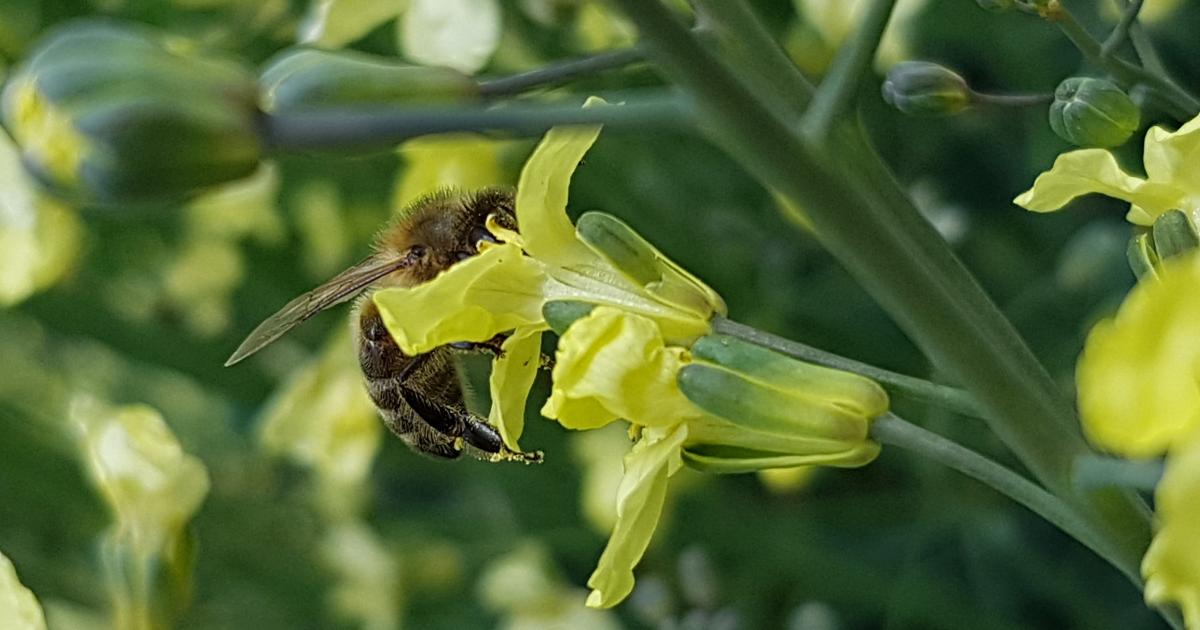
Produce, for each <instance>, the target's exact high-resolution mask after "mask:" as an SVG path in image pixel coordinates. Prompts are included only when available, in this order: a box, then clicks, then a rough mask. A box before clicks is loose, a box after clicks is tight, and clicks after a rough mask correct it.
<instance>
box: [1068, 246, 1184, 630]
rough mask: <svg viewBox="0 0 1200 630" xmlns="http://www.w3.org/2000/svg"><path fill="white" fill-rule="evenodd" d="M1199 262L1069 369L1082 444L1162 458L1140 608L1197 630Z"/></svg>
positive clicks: (1164, 275) (1134, 303) (1136, 296)
mask: <svg viewBox="0 0 1200 630" xmlns="http://www.w3.org/2000/svg"><path fill="white" fill-rule="evenodd" d="M1197 286H1200V254H1195V253H1193V254H1189V255H1187V256H1181V257H1179V258H1176V259H1172V260H1169V261H1167V262H1165V263H1164V264H1163V265H1162V267H1161V269H1160V270H1159V273H1158V275H1157V276H1156V278H1155V279H1152V280H1146V281H1143V282H1141V283H1140V284H1139V285H1138V286H1137V287H1136V288H1134V290H1133V291H1132V292H1131V293H1130V294H1129V296H1128V297H1127V298H1126V299H1125V302H1124V303H1123V304H1122V305H1121V309H1120V311H1118V313H1117V315H1116V317H1115V318H1113V319H1110V320H1107V321H1104V322H1101V323H1100V324H1098V325H1097V326H1096V327H1095V328H1094V329H1093V330H1092V333H1091V334H1090V335H1089V336H1088V340H1087V344H1086V346H1085V348H1084V353H1083V356H1082V357H1081V358H1080V360H1079V365H1078V367H1077V369H1076V380H1077V382H1078V388H1079V409H1080V414H1081V416H1082V419H1083V425H1084V429H1085V432H1086V433H1087V435H1088V437H1089V438H1090V439H1091V440H1092V441H1093V442H1095V443H1097V444H1098V445H1100V446H1102V447H1103V448H1105V449H1107V450H1109V451H1112V452H1115V453H1118V454H1121V455H1124V456H1127V457H1158V456H1161V455H1163V454H1164V453H1165V454H1167V469H1166V475H1165V476H1164V477H1163V479H1162V481H1160V482H1159V484H1158V488H1157V489H1156V490H1155V498H1156V501H1155V508H1156V512H1157V514H1156V516H1157V530H1158V531H1157V533H1156V535H1155V537H1154V540H1153V542H1152V543H1151V545H1150V549H1149V550H1148V551H1147V552H1146V556H1145V557H1144V558H1143V560H1142V575H1143V577H1144V578H1145V579H1146V587H1145V597H1146V601H1147V602H1150V603H1153V604H1161V603H1166V602H1175V603H1177V604H1179V605H1180V607H1181V608H1182V609H1183V612H1184V616H1185V617H1186V619H1187V626H1188V627H1189V628H1196V627H1200V562H1198V561H1197V560H1198V559H1200V547H1198V546H1197V541H1200V511H1198V510H1197V509H1196V506H1197V503H1196V501H1195V500H1194V499H1195V497H1196V496H1197V494H1198V493H1200V341H1198V340H1200V335H1198V334H1197V326H1196V322H1198V321H1200V298H1198V297H1197V292H1196V287H1197Z"/></svg>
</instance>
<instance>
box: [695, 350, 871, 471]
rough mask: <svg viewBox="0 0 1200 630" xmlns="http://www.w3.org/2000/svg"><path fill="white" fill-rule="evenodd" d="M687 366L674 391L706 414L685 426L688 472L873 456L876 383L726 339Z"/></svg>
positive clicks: (849, 461)
mask: <svg viewBox="0 0 1200 630" xmlns="http://www.w3.org/2000/svg"><path fill="white" fill-rule="evenodd" d="M692 359H693V362H692V363H691V364H690V365H687V366H685V367H683V368H682V369H681V370H680V371H679V376H678V379H677V380H678V384H679V388H680V390H681V391H682V392H683V394H684V396H686V397H687V399H688V400H690V401H691V402H692V403H693V404H695V405H696V406H697V407H699V408H700V409H702V410H704V411H705V412H707V414H709V415H706V416H704V417H702V418H699V419H697V420H693V421H690V422H689V424H688V440H687V444H685V448H684V452H683V458H684V461H685V462H687V463H688V464H690V465H691V466H693V467H694V468H699V469H701V470H705V471H709V472H747V471H751V470H761V469H764V468H784V467H791V466H802V465H810V464H822V465H826V466H839V467H854V466H862V465H865V464H867V463H869V462H870V461H871V460H873V459H874V458H875V456H876V455H877V454H878V453H879V445H878V444H877V443H875V442H873V441H872V440H871V439H870V438H869V437H868V429H869V427H870V422H871V420H872V419H873V418H875V417H876V416H878V415H879V414H881V413H883V412H884V411H886V410H887V407H888V398H887V394H886V393H885V392H884V391H883V389H882V388H881V387H879V385H878V384H876V383H875V382H873V381H871V380H869V379H867V378H864V377H861V376H858V375H856V374H851V373H849V372H842V371H839V370H832V369H829V368H825V367H820V366H816V365H812V364H809V363H804V362H802V361H797V360H795V359H792V358H790V357H787V356H784V355H782V354H779V353H777V352H774V351H772V350H769V349H766V348H762V347H760V346H756V345H753V344H750V343H747V342H744V341H741V340H739V339H736V338H733V337H728V336H724V335H709V336H707V337H703V338H701V339H700V340H698V341H697V342H696V343H695V344H694V345H693V346H692Z"/></svg>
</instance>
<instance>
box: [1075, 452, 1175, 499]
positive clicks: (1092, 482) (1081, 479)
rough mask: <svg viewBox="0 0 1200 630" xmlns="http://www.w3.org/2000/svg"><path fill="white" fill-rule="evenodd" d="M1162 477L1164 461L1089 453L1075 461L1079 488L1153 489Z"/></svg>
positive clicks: (1076, 482)
mask: <svg viewBox="0 0 1200 630" xmlns="http://www.w3.org/2000/svg"><path fill="white" fill-rule="evenodd" d="M1162 476H1163V462H1162V460H1157V459H1152V460H1129V459H1118V458H1115V457H1104V456H1101V455H1086V456H1084V457H1080V458H1079V459H1078V460H1077V461H1076V462H1075V484H1076V485H1078V486H1079V487H1080V488H1098V487H1104V486H1123V487H1126V488H1134V489H1137V490H1145V491H1150V490H1154V488H1155V487H1156V486H1158V482H1159V480H1160V479H1162Z"/></svg>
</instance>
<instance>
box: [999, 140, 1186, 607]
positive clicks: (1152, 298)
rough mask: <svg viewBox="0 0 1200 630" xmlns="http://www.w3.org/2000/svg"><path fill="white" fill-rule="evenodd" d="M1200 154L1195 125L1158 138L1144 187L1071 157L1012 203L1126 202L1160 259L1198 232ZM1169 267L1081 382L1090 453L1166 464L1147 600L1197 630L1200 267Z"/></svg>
mask: <svg viewBox="0 0 1200 630" xmlns="http://www.w3.org/2000/svg"><path fill="white" fill-rule="evenodd" d="M1197 151H1200V117H1197V118H1196V119H1193V120H1192V121H1190V122H1188V123H1187V124H1185V125H1184V126H1183V127H1181V128H1180V129H1179V130H1178V131H1174V132H1169V131H1166V130H1165V129H1162V128H1160V127H1155V128H1153V129H1151V130H1150V131H1149V132H1148V133H1147V134H1146V139H1145V154H1144V163H1145V169H1146V174H1147V176H1146V177H1145V178H1140V177H1134V176H1131V175H1128V174H1126V173H1125V172H1124V171H1122V170H1121V169H1120V167H1118V166H1117V162H1116V159H1115V158H1114V157H1113V155H1112V154H1110V153H1108V152H1106V151H1103V150H1100V149H1085V150H1081V151H1072V152H1070V153H1066V154H1064V155H1061V156H1059V158H1058V159H1057V160H1056V161H1055V163H1054V167H1053V168H1052V169H1051V170H1050V171H1049V172H1046V173H1043V174H1042V175H1041V176H1039V177H1038V178H1037V181H1036V182H1034V186H1033V188H1032V189H1031V190H1029V191H1027V192H1025V193H1024V194H1022V195H1021V196H1019V197H1018V198H1017V200H1016V202H1017V203H1018V204H1020V205H1022V206H1024V207H1026V208H1028V209H1030V210H1035V211H1039V212H1044V211H1049V210H1055V209H1058V208H1060V207H1062V206H1063V205H1065V204H1066V203H1067V202H1068V201H1070V200H1071V199H1073V198H1074V197H1077V196H1079V195H1083V194H1087V193H1093V192H1098V193H1103V194H1105V195H1108V196H1111V197H1116V198H1118V199H1122V200H1125V201H1128V202H1129V203H1130V204H1131V207H1130V210H1129V214H1128V215H1127V216H1126V218H1127V219H1128V220H1129V221H1130V222H1132V223H1134V224H1137V225H1140V226H1151V225H1153V226H1154V227H1153V233H1154V238H1155V239H1156V240H1157V241H1158V242H1159V253H1160V254H1161V253H1162V252H1163V247H1162V244H1163V240H1162V239H1160V232H1162V231H1163V227H1164V226H1165V225H1171V223H1172V222H1173V218H1178V219H1179V221H1178V222H1179V223H1182V224H1184V225H1183V226H1182V227H1181V228H1180V229H1185V228H1186V229H1188V230H1191V231H1194V227H1191V226H1192V225H1194V224H1195V223H1196V222H1197V219H1198V218H1200V214H1198V213H1200V174H1198V171H1197V170H1196V168H1195V164H1194V160H1193V159H1192V157H1193V156H1194V155H1196V152H1197ZM1192 241H1193V243H1194V238H1193V239H1192ZM1134 242H1135V243H1137V240H1136V239H1135V241H1134ZM1174 249H1179V248H1174ZM1192 249H1193V250H1194V247H1193V248H1192ZM1176 253H1177V254H1183V252H1182V251H1178V252H1176ZM1162 258H1164V260H1161V261H1159V260H1156V261H1155V265H1154V270H1153V273H1152V274H1150V275H1149V276H1147V277H1145V278H1144V279H1143V281H1142V282H1140V283H1139V284H1138V286H1137V287H1135V288H1134V289H1133V291H1132V292H1131V293H1130V294H1129V295H1128V296H1127V297H1126V298H1125V301H1124V303H1123V304H1122V305H1121V308H1120V310H1119V311H1118V312H1117V314H1116V316H1115V317H1113V318H1111V319H1108V320H1105V321H1102V322H1100V323H1099V324H1097V325H1096V326H1095V327H1094V328H1093V329H1092V331H1091V333H1090V334H1089V335H1088V339H1087V343H1086V345H1085V348H1084V352H1083V355H1082V356H1081V357H1080V359H1079V364H1078V366H1077V368H1076V381H1077V385H1078V390H1079V410H1080V415H1081V417H1082V421H1083V427H1084V431H1085V433H1086V434H1087V436H1088V438H1089V439H1090V440H1091V441H1092V442H1093V443H1095V444H1096V445H1098V446H1100V447H1101V448H1103V449H1105V450H1108V451H1110V452H1112V453H1115V454H1118V455H1122V456H1124V457H1130V458H1151V457H1162V456H1164V455H1165V456H1166V458H1167V467H1166V474H1165V475H1164V476H1163V478H1162V480H1161V481H1160V482H1159V484H1158V487H1157V488H1156V491H1155V499H1156V501H1155V512H1156V516H1157V533H1156V535H1155V537H1154V541H1153V543H1152V544H1151V546H1150V549H1149V550H1148V551H1147V552H1146V555H1145V557H1144V558H1143V561H1142V575H1143V576H1144V577H1145V579H1146V587H1145V597H1146V600H1147V601H1148V602H1150V603H1155V604H1160V603H1166V602H1175V603H1177V604H1178V605H1179V606H1180V607H1181V608H1182V610H1183V613H1184V616H1185V618H1186V620H1187V625H1188V627H1190V628H1194V627H1200V510H1197V505H1198V504H1197V503H1196V501H1195V497H1196V496H1197V494H1198V493H1200V330H1198V329H1197V325H1196V322H1200V294H1198V293H1197V291H1196V288H1197V287H1198V286H1200V255H1198V254H1196V253H1195V252H1194V251H1193V253H1190V254H1186V255H1178V256H1175V257H1173V258H1171V259H1170V260H1165V258H1166V257H1165V256H1163V257H1162Z"/></svg>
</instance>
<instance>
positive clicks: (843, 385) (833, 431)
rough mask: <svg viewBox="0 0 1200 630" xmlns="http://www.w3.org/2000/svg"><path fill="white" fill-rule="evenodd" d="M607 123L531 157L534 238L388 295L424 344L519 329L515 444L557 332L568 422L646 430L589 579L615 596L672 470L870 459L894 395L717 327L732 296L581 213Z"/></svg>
mask: <svg viewBox="0 0 1200 630" xmlns="http://www.w3.org/2000/svg"><path fill="white" fill-rule="evenodd" d="M599 132H600V129H599V127H596V126H588V127H582V126H581V127H571V128H556V129H553V130H551V131H550V132H549V133H548V134H547V135H546V137H545V138H544V139H543V141H542V142H541V144H540V145H539V146H538V148H537V150H535V151H534V153H533V155H532V156H531V157H530V158H529V160H528V162H526V164H525V167H524V170H523V171H522V174H521V178H520V181H519V184H518V186H517V195H516V213H517V222H518V225H519V226H520V233H517V232H514V231H511V230H506V229H504V228H502V227H501V226H499V225H497V224H495V223H494V222H490V223H489V229H490V230H491V231H492V232H493V234H494V235H495V236H496V238H497V239H498V240H499V241H500V242H499V243H496V244H491V243H481V252H480V254H479V255H478V256H474V257H472V258H469V259H466V260H464V261H462V262H461V263H459V264H457V265H455V266H453V267H451V268H450V269H448V270H447V271H445V272H444V273H442V274H441V275H439V276H438V277H437V278H435V279H434V280H433V281H431V282H428V283H425V284H422V285H418V286H416V287H412V288H403V289H401V288H392V289H384V290H381V291H379V292H377V293H375V295H374V300H375V303H376V304H377V305H378V306H379V310H380V313H381V314H382V316H383V319H384V322H385V324H386V325H387V327H388V330H389V331H390V332H391V334H392V336H393V337H394V338H395V339H396V341H397V343H398V344H399V345H400V347H401V348H402V349H403V350H404V351H405V352H408V353H420V352H426V351H428V350H430V349H433V348H435V347H438V346H441V345H444V344H447V343H452V342H458V341H485V340H488V339H492V338H493V337H495V336H496V335H498V334H504V335H507V337H506V340H505V341H504V343H503V345H502V350H503V352H502V353H501V355H500V356H499V357H498V358H497V359H496V361H495V362H494V366H493V371H492V376H491V384H490V389H491V394H492V409H491V414H490V418H489V420H490V421H491V423H492V424H494V425H495V426H496V427H497V428H498V430H499V431H500V433H501V435H502V437H503V439H504V441H505V442H506V444H507V445H508V446H509V448H511V449H513V450H519V447H518V444H517V441H518V440H519V439H520V436H521V433H522V431H523V428H524V417H525V406H526V402H527V397H528V393H529V389H530V387H531V385H532V383H533V380H534V377H535V375H536V371H537V369H538V365H539V362H540V361H539V355H540V352H541V338H542V334H543V333H544V332H546V331H548V330H554V331H555V332H557V333H559V335H560V338H559V342H558V349H557V353H556V357H555V366H554V369H553V372H552V379H553V387H552V390H551V394H550V398H549V399H548V400H547V401H546V403H545V405H544V406H543V407H542V409H541V412H542V415H544V416H546V417H548V418H551V419H554V420H557V421H558V422H559V423H560V424H561V425H562V426H564V427H567V428H571V429H579V430H587V429H597V428H600V427H603V426H605V425H607V424H610V423H612V422H614V421H617V420H623V421H626V422H628V423H629V424H630V434H631V435H632V436H634V437H635V439H636V442H635V443H634V445H633V447H632V449H631V450H630V451H629V453H628V454H627V455H626V456H625V459H624V476H623V477H622V479H621V482H620V485H619V487H618V489H617V497H616V500H617V518H616V523H615V525H614V527H613V533H612V537H611V539H610V541H609V544H608V546H607V548H606V549H605V551H604V553H603V554H602V556H601V558H600V561H599V566H598V567H597V569H596V571H595V573H593V575H592V577H591V579H590V580H589V582H588V585H589V586H590V587H591V588H592V594H591V595H590V596H589V598H588V602H587V603H588V605H590V606H593V607H609V606H613V605H615V604H617V603H618V602H620V601H621V600H622V599H624V598H625V597H626V596H627V595H628V594H629V593H630V591H631V590H632V588H633V567H634V565H636V564H637V562H638V560H639V559H640V558H641V556H642V555H643V553H644V552H645V550H646V548H647V546H648V545H649V542H650V538H651V536H652V534H653V532H654V529H655V527H656V525H657V523H658V520H659V516H660V514H661V512H662V508H663V503H664V499H665V496H666V490H667V483H668V478H669V477H670V476H671V475H672V474H674V473H675V472H676V471H677V470H679V469H680V467H681V466H682V465H683V464H685V463H686V464H688V465H690V466H692V467H695V468H698V469H700V470H705V471H711V472H748V471H755V470H762V469H769V468H781V467H794V466H801V465H813V464H821V465H828V466H841V467H853V466H861V465H864V464H866V463H868V462H870V461H871V460H872V459H874V457H875V456H876V455H877V454H878V452H879V446H878V444H876V443H875V442H873V441H871V440H870V439H869V437H868V428H869V423H870V420H871V419H872V418H874V417H876V416H878V415H879V414H881V413H883V412H884V411H885V410H886V409H887V405H888V400H887V396H886V394H885V393H884V392H883V390H882V389H881V388H880V387H879V386H878V385H877V384H875V383H874V382H872V381H870V380H868V379H865V378H862V377H859V376H856V375H853V374H848V373H844V372H839V371H835V370H830V369H827V368H822V367H817V366H813V365H809V364H805V363H801V362H799V361H795V360H793V359H790V358H788V357H784V356H782V355H779V354H777V353H775V352H773V351H770V350H766V349H763V348H759V347H757V346H753V345H751V344H748V343H745V342H742V341H739V340H736V339H733V338H730V337H726V336H721V335H714V334H712V326H711V321H712V318H713V317H714V316H718V315H723V314H724V313H725V304H724V302H723V301H722V300H721V298H720V296H719V295H717V294H716V292H714V291H713V290H712V289H710V288H709V287H708V286H706V285H705V284H704V283H702V282H701V281H700V280H698V279H697V278H696V277H694V276H692V275H691V274H690V273H688V272H687V271H685V270H683V269H682V268H681V267H679V266H678V265H676V264H675V263H673V262H672V261H670V260H669V259H667V258H666V257H665V256H664V255H663V254H662V253H661V252H659V251H658V250H656V249H655V248H654V247H653V246H651V245H650V244H649V243H647V242H646V241H645V240H644V239H642V237H641V236H639V235H638V234H637V233H636V232H634V231H633V230H632V229H631V228H629V227H628V226H627V225H625V224H624V223H622V222H621V221H619V220H618V219H616V218H614V217H612V216H610V215H607V214H603V213H598V212H589V213H586V214H584V215H583V216H582V217H580V219H579V220H578V221H577V223H576V224H574V225H572V223H571V221H570V220H569V219H568V218H567V215H566V212H565V210H566V203H567V189H568V186H569V183H570V178H571V175H572V173H573V172H574V170H575V168H576V166H577V165H578V164H579V162H580V161H581V159H582V158H583V155H584V153H585V152H586V151H587V150H588V148H589V147H590V146H591V145H592V143H593V142H595V140H596V138H597V136H598V135H599Z"/></svg>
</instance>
